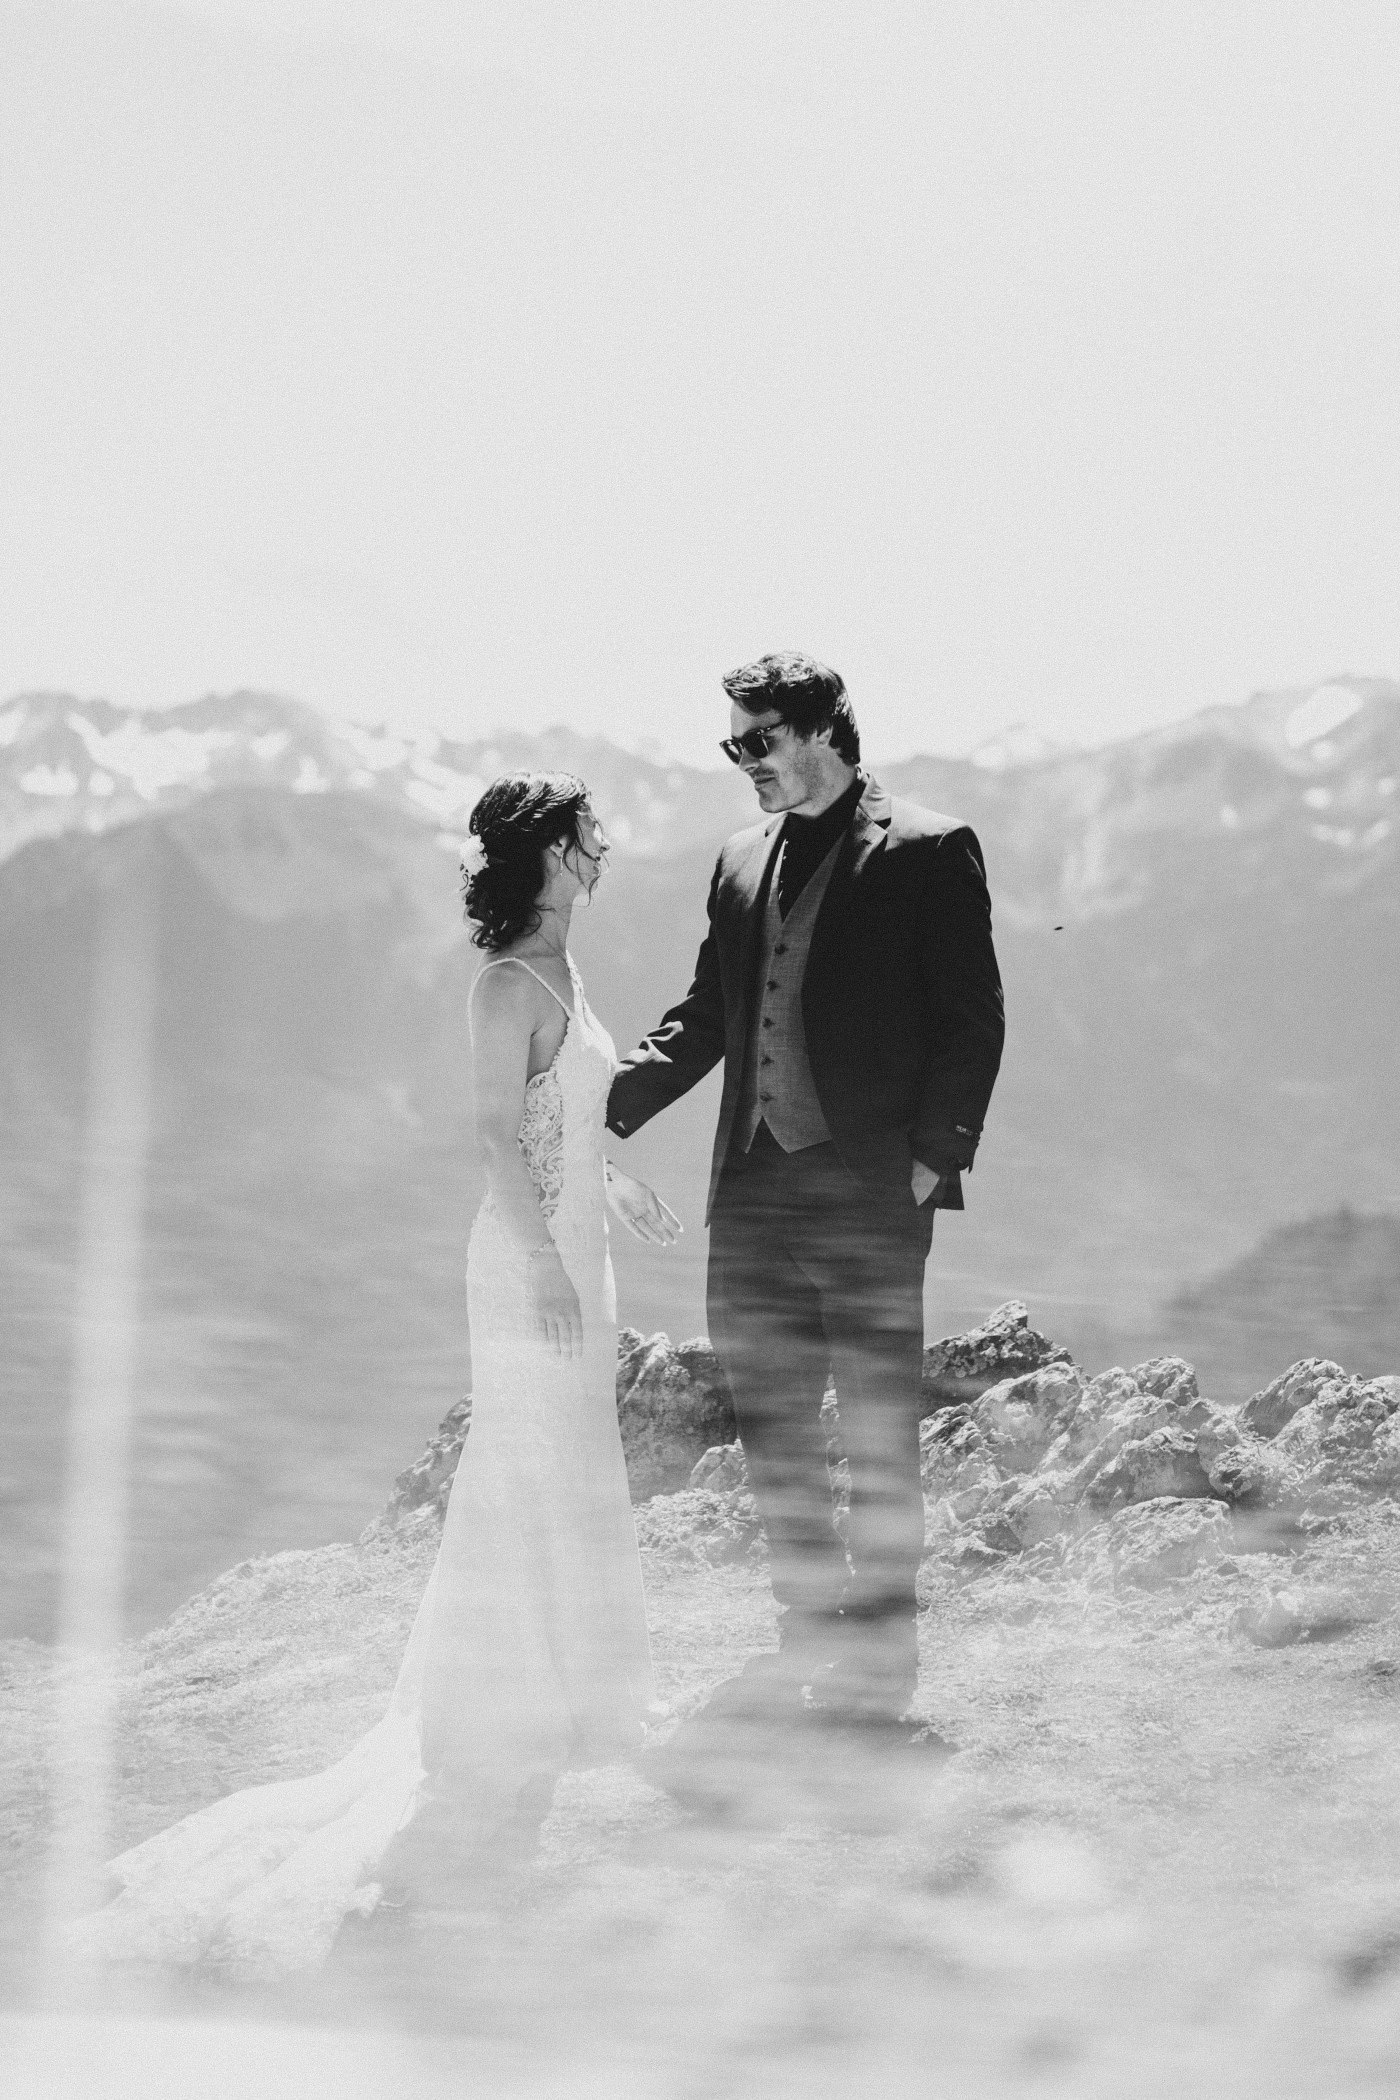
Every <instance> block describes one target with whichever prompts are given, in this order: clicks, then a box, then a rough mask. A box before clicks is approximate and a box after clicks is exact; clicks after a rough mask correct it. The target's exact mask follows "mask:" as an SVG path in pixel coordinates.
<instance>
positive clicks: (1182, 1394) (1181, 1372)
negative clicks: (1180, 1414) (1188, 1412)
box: [1128, 1356, 1201, 1408]
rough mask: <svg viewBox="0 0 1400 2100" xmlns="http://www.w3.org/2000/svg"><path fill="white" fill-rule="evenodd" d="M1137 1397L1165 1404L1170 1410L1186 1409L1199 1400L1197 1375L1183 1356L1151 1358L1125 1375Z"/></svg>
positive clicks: (1136, 1365) (1135, 1365)
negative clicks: (1128, 1378) (1136, 1392)
mask: <svg viewBox="0 0 1400 2100" xmlns="http://www.w3.org/2000/svg"><path fill="white" fill-rule="evenodd" d="M1128 1376H1129V1377H1130V1378H1131V1379H1132V1381H1133V1384H1134V1385H1135V1386H1136V1387H1137V1389H1138V1391H1139V1392H1140V1393H1150V1394H1151V1395H1152V1397H1153V1399H1154V1400H1166V1401H1169V1402H1170V1403H1171V1405H1172V1406H1173V1407H1182V1408H1185V1407H1189V1406H1190V1405H1191V1403H1192V1402H1193V1401H1195V1400H1199V1399H1200V1397H1201V1395H1200V1388H1199V1387H1198V1386H1197V1384H1196V1373H1195V1371H1194V1369H1193V1368H1192V1366H1191V1365H1190V1364H1188V1363H1187V1361H1186V1359H1185V1357H1183V1356H1154V1357H1151V1358H1150V1359H1149V1360H1148V1362H1146V1363H1145V1364H1134V1366H1133V1368H1132V1370H1131V1371H1130V1372H1129V1373H1128Z"/></svg>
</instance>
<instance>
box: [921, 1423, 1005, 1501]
mask: <svg viewBox="0 0 1400 2100" xmlns="http://www.w3.org/2000/svg"><path fill="white" fill-rule="evenodd" d="M919 1465H920V1470H921V1472H922V1474H923V1482H924V1493H925V1494H926V1495H933V1496H934V1497H938V1496H945V1495H946V1496H948V1497H950V1498H952V1499H956V1498H957V1497H959V1496H962V1495H965V1494H967V1493H969V1492H972V1491H974V1490H981V1491H983V1493H984V1494H985V1492H987V1491H989V1490H990V1489H992V1488H994V1487H995V1486H996V1485H997V1483H998V1482H999V1481H1000V1479H1001V1475H1000V1473H999V1472H998V1471H997V1468H996V1466H995V1464H994V1463H993V1460H992V1455H991V1452H990V1450H989V1449H988V1446H987V1439H986V1437H985V1436H984V1435H983V1434H982V1431H981V1429H980V1427H979V1426H978V1424H977V1423H976V1422H975V1421H974V1420H973V1419H972V1411H971V1409H970V1408H967V1407H950V1408H945V1409H944V1410H943V1411H942V1413H940V1414H936V1415H926V1416H925V1418H924V1420H923V1422H922V1423H921V1424H920V1428H919Z"/></svg>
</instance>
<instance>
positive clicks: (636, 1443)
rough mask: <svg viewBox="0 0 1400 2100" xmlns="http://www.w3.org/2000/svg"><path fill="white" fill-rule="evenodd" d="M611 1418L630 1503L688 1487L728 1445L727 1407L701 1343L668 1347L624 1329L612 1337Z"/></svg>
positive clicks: (715, 1362) (665, 1341)
mask: <svg viewBox="0 0 1400 2100" xmlns="http://www.w3.org/2000/svg"><path fill="white" fill-rule="evenodd" d="M617 1418H618V1425H619V1427H620V1429H621V1431H622V1448H623V1451H624V1453H625V1454H626V1458H627V1479H628V1484H629V1486H630V1488H631V1491H632V1499H633V1501H634V1502H643V1501H646V1500H647V1499H648V1498H649V1497H650V1496H652V1495H662V1494H669V1493H673V1492H674V1491H675V1490H676V1489H678V1488H683V1487H686V1486H688V1485H689V1482H690V1476H691V1473H692V1471H693V1470H694V1468H695V1465H696V1463H697V1461H698V1460H699V1459H701V1458H702V1457H703V1456H704V1454H705V1452H706V1451H708V1450H709V1449H710V1448H711V1447H712V1446H713V1445H716V1444H729V1443H732V1442H733V1441H734V1436H735V1426H736V1425H735V1421H734V1406H733V1402H732V1401H731V1400H730V1397H729V1388H728V1385H727V1384H726V1382H725V1377H724V1373H723V1371H722V1370H721V1369H720V1365H719V1359H718V1357H717V1356H716V1355H715V1353H714V1351H713V1349H711V1347H710V1345H709V1343H708V1342H707V1341H705V1340H704V1339H703V1338H701V1339H698V1340H695V1341H690V1342H681V1343H680V1344H679V1345H677V1344H675V1343H673V1342H672V1341H671V1340H670V1339H669V1338H668V1337H667V1336H666V1335H664V1334H653V1335H651V1336H649V1337H646V1338H643V1336H642V1335H640V1334H639V1333H638V1332H637V1330H636V1328H634V1327H624V1328H623V1329H622V1332H621V1333H620V1334H619V1336H618V1363H617Z"/></svg>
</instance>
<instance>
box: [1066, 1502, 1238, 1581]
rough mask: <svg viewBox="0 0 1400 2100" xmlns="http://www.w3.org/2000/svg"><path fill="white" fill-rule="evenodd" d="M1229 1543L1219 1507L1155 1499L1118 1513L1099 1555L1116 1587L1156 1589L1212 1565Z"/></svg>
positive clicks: (1226, 1515) (1105, 1531) (1230, 1538)
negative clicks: (1118, 1585) (1117, 1585)
mask: <svg viewBox="0 0 1400 2100" xmlns="http://www.w3.org/2000/svg"><path fill="white" fill-rule="evenodd" d="M1091 1536H1096V1535H1091ZM1086 1543H1087V1542H1086ZM1233 1543H1234V1540H1233V1535H1232V1531H1231V1525H1230V1516H1229V1512H1228V1511H1227V1510H1226V1508H1225V1506H1224V1504H1223V1503H1220V1502H1204V1501H1201V1500H1199V1499H1197V1498H1195V1497H1193V1498H1191V1499H1190V1500H1182V1499H1180V1498H1178V1497H1175V1496H1159V1497H1155V1498H1154V1499H1153V1500H1152V1501H1150V1502H1138V1503H1135V1504H1134V1505H1133V1507H1132V1508H1131V1509H1124V1510H1120V1511H1119V1513H1118V1515H1117V1516H1115V1517H1114V1518H1113V1519H1112V1521H1111V1522H1110V1523H1109V1524H1107V1525H1105V1526H1104V1527H1103V1537H1102V1540H1101V1542H1100V1552H1101V1555H1102V1560H1103V1563H1104V1564H1105V1565H1106V1566H1107V1568H1108V1570H1109V1571H1110V1572H1111V1574H1112V1577H1113V1580H1114V1581H1115V1583H1118V1584H1120V1585H1122V1586H1125V1587H1127V1588H1130V1589H1156V1588H1158V1587H1159V1586H1160V1585H1161V1584H1162V1583H1164V1582H1175V1581H1178V1580H1179V1579H1180V1578H1181V1577H1182V1576H1184V1575H1190V1574H1192V1573H1194V1571H1195V1570H1196V1569H1197V1568H1202V1567H1211V1566H1214V1565H1216V1564H1217V1563H1218V1562H1220V1561H1222V1560H1224V1558H1225V1556H1226V1555H1227V1554H1228V1553H1229V1551H1230V1549H1231V1546H1232V1545H1233Z"/></svg>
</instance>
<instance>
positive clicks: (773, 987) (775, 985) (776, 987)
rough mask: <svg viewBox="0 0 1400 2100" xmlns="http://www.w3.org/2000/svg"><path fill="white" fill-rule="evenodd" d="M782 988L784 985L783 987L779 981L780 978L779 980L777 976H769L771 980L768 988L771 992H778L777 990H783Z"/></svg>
mask: <svg viewBox="0 0 1400 2100" xmlns="http://www.w3.org/2000/svg"><path fill="white" fill-rule="evenodd" d="M781 989H782V987H781V985H780V984H779V983H778V980H777V978H776V977H770V978H769V980H768V990H769V991H770V992H777V991H781Z"/></svg>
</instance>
